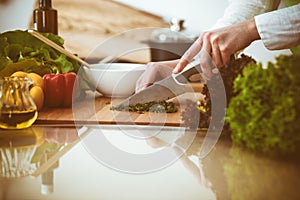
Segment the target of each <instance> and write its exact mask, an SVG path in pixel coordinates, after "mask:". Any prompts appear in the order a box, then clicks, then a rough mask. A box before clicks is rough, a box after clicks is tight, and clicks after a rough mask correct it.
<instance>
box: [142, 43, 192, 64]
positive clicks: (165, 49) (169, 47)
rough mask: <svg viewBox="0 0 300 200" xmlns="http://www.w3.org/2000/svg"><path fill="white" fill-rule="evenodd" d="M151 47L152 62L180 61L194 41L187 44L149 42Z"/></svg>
mask: <svg viewBox="0 0 300 200" xmlns="http://www.w3.org/2000/svg"><path fill="white" fill-rule="evenodd" d="M147 44H148V45H149V47H150V55H151V61H152V62H157V61H163V60H175V59H179V58H180V57H181V56H182V55H183V54H184V52H185V51H186V50H187V49H188V48H189V47H190V46H191V45H192V44H193V41H186V42H157V41H151V40H150V41H148V42H147Z"/></svg>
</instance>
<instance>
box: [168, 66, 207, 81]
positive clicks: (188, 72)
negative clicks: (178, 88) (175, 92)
mask: <svg viewBox="0 0 300 200" xmlns="http://www.w3.org/2000/svg"><path fill="white" fill-rule="evenodd" d="M198 73H202V69H201V66H200V64H199V62H191V63H190V64H189V65H188V66H186V67H185V68H184V69H183V71H181V72H180V73H178V74H176V75H174V78H175V79H176V81H178V82H179V83H182V84H187V83H188V78H189V77H190V76H192V75H194V74H198Z"/></svg>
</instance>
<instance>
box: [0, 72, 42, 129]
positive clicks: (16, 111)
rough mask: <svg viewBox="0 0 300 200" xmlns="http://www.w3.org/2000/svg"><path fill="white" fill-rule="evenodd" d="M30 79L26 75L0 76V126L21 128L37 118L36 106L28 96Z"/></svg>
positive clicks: (29, 124)
mask: <svg viewBox="0 0 300 200" xmlns="http://www.w3.org/2000/svg"><path fill="white" fill-rule="evenodd" d="M31 85H32V81H31V80H30V79H29V78H26V77H3V78H0V128H2V129H23V128H28V127H30V126H31V125H32V124H33V123H34V122H35V120H36V119H37V107H36V105H35V103H34V101H33V99H32V97H31V96H30V93H29V87H30V86H31Z"/></svg>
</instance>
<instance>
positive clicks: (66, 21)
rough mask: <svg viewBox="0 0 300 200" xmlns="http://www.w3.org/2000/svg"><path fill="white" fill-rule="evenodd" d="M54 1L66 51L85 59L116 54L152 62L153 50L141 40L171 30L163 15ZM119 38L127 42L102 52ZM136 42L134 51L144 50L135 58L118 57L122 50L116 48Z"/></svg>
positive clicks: (109, 4) (86, 1)
mask: <svg viewBox="0 0 300 200" xmlns="http://www.w3.org/2000/svg"><path fill="white" fill-rule="evenodd" d="M52 2H53V7H54V8H55V9H57V10H58V28H59V35H60V36H62V37H63V38H64V39H65V45H64V46H65V48H66V49H67V50H69V51H70V52H73V53H76V54H78V55H79V56H80V57H82V58H90V57H97V58H101V57H104V56H109V55H113V56H117V57H118V58H119V57H122V58H123V59H126V60H128V61H130V62H140V63H146V62H149V61H150V52H149V48H148V47H147V45H145V44H143V43H141V41H142V40H146V39H149V37H150V34H151V31H152V30H153V29H156V28H166V27H169V24H168V23H167V22H165V21H164V19H163V18H162V17H160V16H156V15H154V14H151V13H147V12H144V11H141V10H138V9H135V8H132V7H129V6H127V5H124V4H121V3H117V2H115V1H110V0H101V1H93V0H74V1H72V2H66V1H63V0H52ZM116 37H117V38H121V39H124V40H122V41H121V43H117V44H113V46H114V48H113V49H112V50H111V51H107V48H103V49H101V45H102V43H103V42H107V40H114V39H115V38H116ZM124 41H125V42H124ZM132 43H134V44H135V45H134V47H133V49H131V50H136V49H141V48H142V49H143V50H142V51H139V52H138V53H135V54H132V55H121V54H118V55H115V54H114V53H115V52H114V51H115V50H118V48H116V46H117V47H118V46H119V47H122V46H124V45H125V46H130V45H132ZM109 45H110V46H111V44H109ZM99 46H100V51H99ZM96 48H98V51H97V52H95V49H96ZM102 50H103V51H102ZM91 54H93V55H91Z"/></svg>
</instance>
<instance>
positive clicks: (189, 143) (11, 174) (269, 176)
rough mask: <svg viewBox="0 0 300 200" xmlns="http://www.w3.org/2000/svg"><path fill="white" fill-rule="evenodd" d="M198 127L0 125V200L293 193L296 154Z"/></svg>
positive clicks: (266, 196)
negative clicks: (260, 149) (210, 140)
mask: <svg viewBox="0 0 300 200" xmlns="http://www.w3.org/2000/svg"><path fill="white" fill-rule="evenodd" d="M204 137H205V131H204V130H198V131H197V132H195V133H193V132H191V131H188V130H186V129H185V128H183V127H172V126H171V127H161V126H151V125H149V126H138V125H135V126H127V125H85V126H77V127H74V126H68V125H62V124H47V125H45V124H44V125H41V124H40V125H34V126H32V127H31V128H29V129H25V130H23V131H22V132H18V133H15V132H13V131H3V130H2V131H1V133H0V138H1V140H0V141H1V142H0V144H1V146H0V152H1V153H0V155H1V159H0V161H1V165H0V167H1V171H0V176H1V177H0V199H3V200H15V199H20V200H22V199H31V200H38V199H43V200H44V199H49V200H50V199H55V200H60V199H63V200H68V199H72V200H74V199H88V200H92V199H103V200H104V199H109V200H113V199H130V200H133V199H145V200H148V199H149V200H154V199H189V200H193V199H195V200H198V199H203V200H211V199H244V200H247V199H249V200H255V199H272V200H273V199H280V200H281V199H289V200H292V199H295V200H296V199H299V198H300V194H299V191H298V187H299V184H300V179H299V177H300V171H299V167H300V160H299V156H297V157H292V158H287V157H285V158H270V157H267V156H263V155H262V154H255V153H253V152H249V151H247V150H245V149H243V148H241V147H237V146H232V145H231V142H230V140H229V138H228V137H226V136H221V138H220V139H219V141H218V142H217V144H216V145H215V147H214V148H213V149H212V151H211V152H210V153H209V154H208V156H206V157H205V158H204V159H199V158H198V156H199V153H200V151H201V145H202V144H203V140H204Z"/></svg>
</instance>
